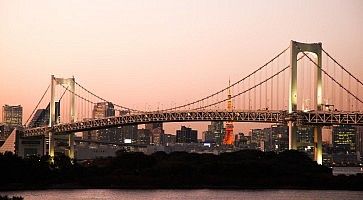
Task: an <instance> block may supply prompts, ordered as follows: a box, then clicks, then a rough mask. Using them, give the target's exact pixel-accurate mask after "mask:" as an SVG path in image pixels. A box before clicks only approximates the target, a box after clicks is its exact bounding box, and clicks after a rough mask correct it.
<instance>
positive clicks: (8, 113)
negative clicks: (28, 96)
mask: <svg viewBox="0 0 363 200" xmlns="http://www.w3.org/2000/svg"><path fill="white" fill-rule="evenodd" d="M2 111H3V113H2V121H3V123H5V124H8V125H11V126H22V121H23V107H21V105H17V106H10V105H4V106H3V110H2Z"/></svg>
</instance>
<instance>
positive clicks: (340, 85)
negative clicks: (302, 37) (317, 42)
mask: <svg viewBox="0 0 363 200" xmlns="http://www.w3.org/2000/svg"><path fill="white" fill-rule="evenodd" d="M297 48H298V49H299V50H300V51H301V52H302V53H303V54H304V55H305V56H306V57H307V58H308V59H309V60H310V61H311V62H312V63H313V64H314V65H315V66H316V67H318V68H319V69H320V70H321V71H322V72H323V73H324V74H325V75H327V76H328V77H329V78H330V79H332V80H333V81H334V82H335V83H336V84H338V85H339V87H341V88H342V89H343V90H345V91H346V92H347V93H348V94H350V95H351V96H353V97H354V98H355V99H356V100H358V101H359V102H361V103H363V101H362V100H361V99H359V98H358V97H357V96H356V95H354V94H353V93H351V92H350V91H349V90H348V89H346V88H345V87H344V86H343V85H342V84H340V83H339V82H338V81H337V80H335V79H334V77H332V76H331V75H329V74H328V73H327V72H326V71H325V70H324V69H323V68H322V67H320V66H319V65H318V64H317V63H316V62H315V61H314V60H313V59H312V58H310V57H309V56H308V55H307V54H306V53H305V52H304V51H302V50H301V48H300V47H299V46H297Z"/></svg>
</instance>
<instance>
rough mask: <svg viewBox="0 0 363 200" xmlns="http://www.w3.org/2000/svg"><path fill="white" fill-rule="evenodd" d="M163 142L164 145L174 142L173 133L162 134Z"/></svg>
mask: <svg viewBox="0 0 363 200" xmlns="http://www.w3.org/2000/svg"><path fill="white" fill-rule="evenodd" d="M164 143H165V145H166V146H168V145H170V144H175V143H176V136H175V135H173V134H164Z"/></svg>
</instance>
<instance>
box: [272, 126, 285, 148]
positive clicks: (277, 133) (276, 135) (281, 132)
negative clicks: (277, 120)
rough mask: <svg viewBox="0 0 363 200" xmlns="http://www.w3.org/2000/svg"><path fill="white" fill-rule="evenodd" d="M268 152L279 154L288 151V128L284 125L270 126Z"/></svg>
mask: <svg viewBox="0 0 363 200" xmlns="http://www.w3.org/2000/svg"><path fill="white" fill-rule="evenodd" d="M269 144H270V150H271V151H275V152H281V151H285V150H288V149H289V128H288V126H286V125H279V124H277V125H272V126H271V134H270V137H269Z"/></svg>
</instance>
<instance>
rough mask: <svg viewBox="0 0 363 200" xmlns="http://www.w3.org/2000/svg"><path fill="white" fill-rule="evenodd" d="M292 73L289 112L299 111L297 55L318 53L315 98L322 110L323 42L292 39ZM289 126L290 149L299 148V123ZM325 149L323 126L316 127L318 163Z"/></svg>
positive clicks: (315, 155) (315, 137)
mask: <svg viewBox="0 0 363 200" xmlns="http://www.w3.org/2000/svg"><path fill="white" fill-rule="evenodd" d="M290 50H291V58H290V66H291V75H290V85H289V113H295V112H297V99H298V92H297V56H298V54H299V53H301V52H310V53H314V54H315V55H316V59H317V60H316V61H315V63H316V64H317V65H318V67H317V68H316V80H315V81H316V85H315V91H316V92H315V94H314V99H315V102H316V105H315V106H314V107H315V108H316V110H317V111H320V110H322V95H323V94H322V92H323V91H322V89H323V86H322V71H321V67H322V44H321V43H300V42H296V41H291V46H290ZM288 126H289V149H297V141H296V136H297V124H296V121H295V122H293V121H290V122H289V123H288ZM322 157H323V150H322V127H314V160H315V161H316V162H317V163H318V164H322V162H323V158H322Z"/></svg>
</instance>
